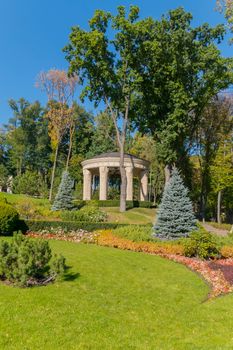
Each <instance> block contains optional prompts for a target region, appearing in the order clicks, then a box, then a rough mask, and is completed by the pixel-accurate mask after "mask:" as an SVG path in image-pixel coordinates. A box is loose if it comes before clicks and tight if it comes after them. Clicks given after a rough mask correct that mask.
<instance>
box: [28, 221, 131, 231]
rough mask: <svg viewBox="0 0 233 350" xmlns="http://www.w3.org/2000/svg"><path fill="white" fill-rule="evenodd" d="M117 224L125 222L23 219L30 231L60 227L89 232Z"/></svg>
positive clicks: (113, 226)
mask: <svg viewBox="0 0 233 350" xmlns="http://www.w3.org/2000/svg"><path fill="white" fill-rule="evenodd" d="M118 226H125V224H119V223H110V222H93V223H90V221H88V222H78V221H39V220H25V227H26V230H29V231H32V232H39V231H44V230H45V231H46V232H50V229H51V230H52V231H53V232H54V229H56V228H57V229H62V230H63V231H64V232H70V231H76V230H78V229H83V230H86V231H89V232H92V231H96V230H105V229H106V230H107V229H114V228H116V227H118Z"/></svg>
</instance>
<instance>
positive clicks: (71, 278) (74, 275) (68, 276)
mask: <svg viewBox="0 0 233 350" xmlns="http://www.w3.org/2000/svg"><path fill="white" fill-rule="evenodd" d="M71 268H72V266H66V267H65V272H64V275H63V280H64V281H66V282H71V281H75V280H76V279H78V278H79V277H80V273H79V272H76V273H74V272H70V269H71Z"/></svg>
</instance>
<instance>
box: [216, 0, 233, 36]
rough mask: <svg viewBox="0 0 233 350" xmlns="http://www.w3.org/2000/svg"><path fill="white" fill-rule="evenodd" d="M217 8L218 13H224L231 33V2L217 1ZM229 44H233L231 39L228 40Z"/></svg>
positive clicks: (232, 13)
mask: <svg viewBox="0 0 233 350" xmlns="http://www.w3.org/2000/svg"><path fill="white" fill-rule="evenodd" d="M217 6H218V9H219V11H220V12H223V13H224V15H225V18H226V20H227V22H228V25H229V29H230V31H231V32H232V33H233V1H232V0H217ZM230 42H231V43H233V38H231V39H230Z"/></svg>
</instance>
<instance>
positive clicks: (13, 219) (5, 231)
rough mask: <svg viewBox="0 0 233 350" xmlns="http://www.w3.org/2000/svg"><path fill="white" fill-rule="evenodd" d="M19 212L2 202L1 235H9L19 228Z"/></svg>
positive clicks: (0, 204) (0, 216)
mask: <svg viewBox="0 0 233 350" xmlns="http://www.w3.org/2000/svg"><path fill="white" fill-rule="evenodd" d="M18 224H19V214H18V212H17V211H16V209H15V208H13V207H12V206H11V205H9V204H6V203H3V202H0V235H9V234H11V233H12V232H13V231H14V230H17V228H18V227H17V226H18Z"/></svg>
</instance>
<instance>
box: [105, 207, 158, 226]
mask: <svg viewBox="0 0 233 350" xmlns="http://www.w3.org/2000/svg"><path fill="white" fill-rule="evenodd" d="M102 210H104V211H106V213H107V214H108V221H109V222H119V223H121V224H151V223H153V222H154V221H155V209H150V208H133V209H130V210H127V211H126V212H125V213H120V212H119V208H102Z"/></svg>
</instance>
